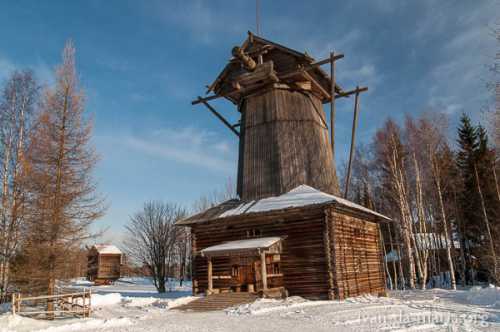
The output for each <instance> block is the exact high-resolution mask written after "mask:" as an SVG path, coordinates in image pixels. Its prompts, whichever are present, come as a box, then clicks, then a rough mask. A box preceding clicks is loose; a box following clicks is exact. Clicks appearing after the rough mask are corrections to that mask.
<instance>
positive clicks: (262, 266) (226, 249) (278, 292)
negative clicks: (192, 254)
mask: <svg viewBox="0 0 500 332" xmlns="http://www.w3.org/2000/svg"><path fill="white" fill-rule="evenodd" d="M281 244H282V238H281V237H267V238H253V239H246V240H238V241H230V242H226V243H223V244H220V245H215V246H212V247H208V248H205V249H203V250H202V251H201V255H202V256H204V257H206V258H207V281H208V288H207V290H206V294H207V295H211V294H219V293H231V292H236V293H241V292H246V293H252V294H258V295H260V296H265V297H283V296H284V295H286V291H285V289H284V287H283V285H284V284H283V274H282V272H281V256H280V254H281ZM219 262H223V264H220V266H221V267H222V269H220V268H218V269H214V265H217V263H219ZM214 270H216V271H217V272H216V273H214ZM214 284H216V285H217V287H215V286H214Z"/></svg>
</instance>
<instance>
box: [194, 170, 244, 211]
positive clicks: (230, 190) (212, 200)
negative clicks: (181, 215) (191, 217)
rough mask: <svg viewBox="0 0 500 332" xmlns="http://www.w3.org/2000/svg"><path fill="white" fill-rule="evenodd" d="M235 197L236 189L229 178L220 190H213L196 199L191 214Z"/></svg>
mask: <svg viewBox="0 0 500 332" xmlns="http://www.w3.org/2000/svg"><path fill="white" fill-rule="evenodd" d="M236 197H237V194H236V187H235V186H234V184H233V181H232V180H231V178H229V179H228V180H227V181H226V183H225V185H224V187H223V188H222V189H217V190H213V191H211V192H210V193H208V194H206V195H203V196H201V197H200V198H198V199H197V200H196V201H195V202H194V204H193V212H195V213H196V212H202V211H205V210H207V209H209V208H211V207H213V206H216V205H217V204H220V203H222V202H224V201H227V200H229V199H233V198H236Z"/></svg>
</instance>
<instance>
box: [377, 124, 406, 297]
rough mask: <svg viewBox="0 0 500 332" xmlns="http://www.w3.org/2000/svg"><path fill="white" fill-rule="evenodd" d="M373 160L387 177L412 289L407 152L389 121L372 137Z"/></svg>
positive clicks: (397, 129)
mask: <svg viewBox="0 0 500 332" xmlns="http://www.w3.org/2000/svg"><path fill="white" fill-rule="evenodd" d="M375 150H376V159H377V163H378V165H379V167H380V168H381V169H382V173H383V176H384V177H386V184H385V185H386V187H387V193H388V195H389V197H390V198H391V200H392V201H393V202H394V203H395V205H396V208H397V210H398V212H399V213H398V214H399V215H398V218H397V221H398V223H397V225H398V226H399V227H398V231H399V237H400V239H401V240H402V242H403V246H404V255H405V258H406V260H407V262H408V272H409V286H410V288H415V282H416V271H415V260H414V257H413V248H414V242H415V237H414V234H413V227H412V224H413V220H412V215H411V209H410V206H409V195H408V183H407V174H406V168H405V164H406V160H405V159H406V151H405V150H404V145H403V143H402V141H401V134H400V129H399V127H398V126H397V125H396V124H395V123H394V122H393V121H391V120H388V121H387V122H386V125H385V127H384V128H383V129H381V130H379V131H378V132H377V134H376V137H375Z"/></svg>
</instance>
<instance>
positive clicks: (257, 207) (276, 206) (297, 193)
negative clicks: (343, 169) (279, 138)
mask: <svg viewBox="0 0 500 332" xmlns="http://www.w3.org/2000/svg"><path fill="white" fill-rule="evenodd" d="M328 202H332V203H338V204H340V205H343V206H346V207H350V208H354V209H357V210H361V211H364V212H367V213H370V214H373V215H376V216H378V217H381V218H384V219H389V218H388V217H386V216H384V215H382V214H380V213H378V212H375V211H373V210H370V209H367V208H365V207H364V206H361V205H359V204H356V203H353V202H351V201H348V200H347V199H344V198H340V197H337V196H335V195H330V194H327V193H324V192H322V191H319V190H317V189H314V188H312V187H309V186H307V185H305V184H303V185H300V186H298V187H296V188H295V189H292V190H290V191H289V192H287V193H285V194H283V195H280V196H276V197H269V198H264V199H261V200H258V201H251V202H248V203H242V204H240V205H239V206H237V207H236V208H233V209H231V210H228V211H226V212H224V213H222V214H221V215H220V216H219V217H220V218H223V217H229V216H236V215H240V214H244V213H255V212H264V211H272V210H281V209H286V208H291V207H300V206H306V205H313V204H322V203H328Z"/></svg>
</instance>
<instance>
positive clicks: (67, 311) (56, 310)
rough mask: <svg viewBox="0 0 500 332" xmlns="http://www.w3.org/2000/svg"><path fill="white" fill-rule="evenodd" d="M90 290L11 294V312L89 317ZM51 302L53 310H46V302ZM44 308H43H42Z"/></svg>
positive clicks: (47, 316) (47, 315)
mask: <svg viewBox="0 0 500 332" xmlns="http://www.w3.org/2000/svg"><path fill="white" fill-rule="evenodd" d="M91 297H92V292H91V290H90V289H84V290H83V292H77V293H67V294H57V295H43V296H31V297H22V295H21V294H19V293H14V294H12V314H14V315H16V314H19V315H22V316H37V315H38V316H43V315H45V318H52V317H54V316H64V315H71V316H77V317H90V313H91V311H92V309H91ZM49 302H52V303H53V310H50V311H49V310H47V304H48V303H49ZM43 309H45V310H43Z"/></svg>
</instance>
